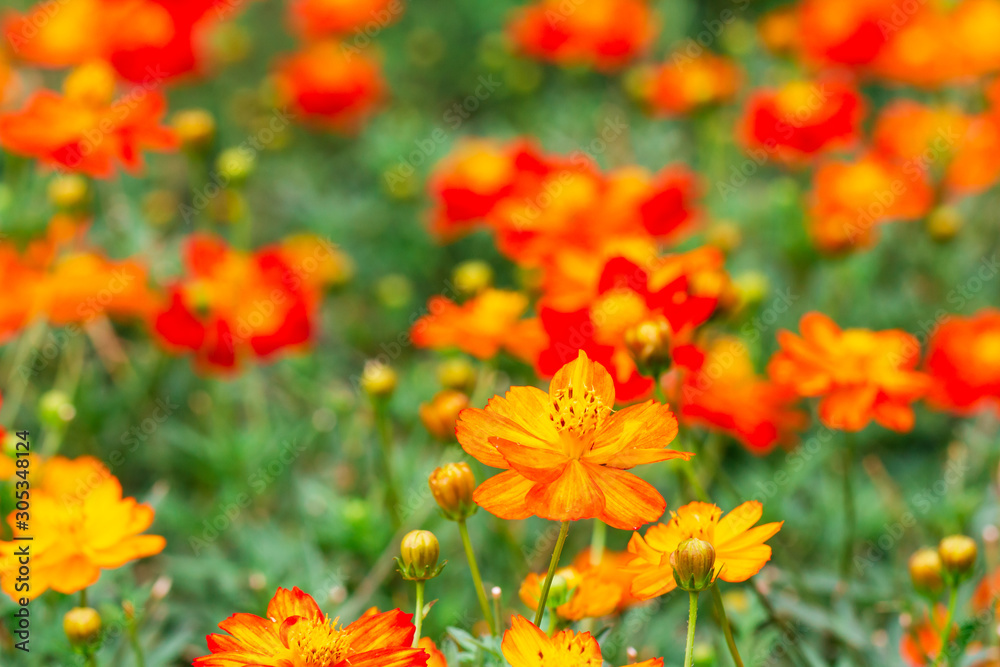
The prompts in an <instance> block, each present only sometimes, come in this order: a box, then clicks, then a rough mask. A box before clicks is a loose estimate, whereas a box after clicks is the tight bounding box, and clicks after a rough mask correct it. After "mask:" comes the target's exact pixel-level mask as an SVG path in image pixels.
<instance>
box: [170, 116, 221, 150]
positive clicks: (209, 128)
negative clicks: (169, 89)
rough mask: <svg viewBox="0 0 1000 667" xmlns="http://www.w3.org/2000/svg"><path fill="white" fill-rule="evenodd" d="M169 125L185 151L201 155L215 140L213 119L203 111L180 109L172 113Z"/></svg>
mask: <svg viewBox="0 0 1000 667" xmlns="http://www.w3.org/2000/svg"><path fill="white" fill-rule="evenodd" d="M170 125H171V126H172V127H173V128H174V132H176V133H177V138H178V139H179V140H180V142H181V146H183V147H184V149H185V150H187V151H190V152H192V153H201V152H203V151H205V150H207V149H208V148H209V147H210V146H211V145H212V141H213V140H214V139H215V118H213V117H212V114H210V113H209V112H208V111H206V110H205V109H182V110H181V111H178V112H176V113H174V115H173V116H172V117H171V119H170Z"/></svg>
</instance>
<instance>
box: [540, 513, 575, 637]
mask: <svg viewBox="0 0 1000 667" xmlns="http://www.w3.org/2000/svg"><path fill="white" fill-rule="evenodd" d="M567 535H569V521H563V522H562V526H560V527H559V539H557V540H556V548H555V549H553V550H552V560H551V561H550V562H549V573H548V574H547V575H545V583H544V584H542V594H541V595H540V596H538V609H536V610H535V625H536V626H537V625H538V624H539V623H541V622H542V614H544V613H545V603H546V602H547V601H548V599H549V588H551V587H552V577H554V576H556V568H557V567H559V557H560V556H561V555H562V550H563V545H564V544H566V536H567Z"/></svg>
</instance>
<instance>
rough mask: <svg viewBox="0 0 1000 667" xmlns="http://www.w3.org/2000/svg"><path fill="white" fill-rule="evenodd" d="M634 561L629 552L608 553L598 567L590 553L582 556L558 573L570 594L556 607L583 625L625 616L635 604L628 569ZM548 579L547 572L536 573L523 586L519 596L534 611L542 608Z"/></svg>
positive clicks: (565, 616) (557, 610) (558, 612)
mask: <svg viewBox="0 0 1000 667" xmlns="http://www.w3.org/2000/svg"><path fill="white" fill-rule="evenodd" d="M631 560H632V556H631V555H630V554H628V553H627V552H613V551H605V552H604V555H603V557H602V558H601V562H600V563H597V564H594V563H592V562H591V559H590V550H589V549H587V550H585V551H583V552H582V553H580V555H579V556H577V557H576V558H575V559H574V560H573V564H572V565H571V566H569V567H564V568H561V569H559V570H557V571H556V574H558V575H559V576H561V577H562V578H563V579H564V580H565V581H566V584H567V588H568V590H569V593H570V594H569V599H568V600H567V601H566V602H565V603H564V604H561V605H559V606H558V607H556V613H557V614H559V617H560V618H563V619H566V620H568V621H579V620H582V619H585V618H599V617H601V616H607V615H608V614H612V613H615V612H621V611H623V610H625V609H627V608H628V607H630V606H632V605H633V604H635V603H636V602H637V600H636V599H635V598H634V597H632V595H631V593H630V590H629V589H630V588H631V586H632V580H633V579H634V578H635V577H634V575H633V574H632V573H630V572H629V571H627V570H626V569H625V566H626V565H627V564H628V563H629V562H630V561H631ZM544 579H545V573H544V572H543V573H541V574H535V573H534V572H532V573H531V574H529V575H528V576H527V577H525V579H524V581H523V582H522V583H521V588H520V590H519V591H518V595H519V596H520V598H521V601H522V602H524V604H525V605H527V606H528V607H529V608H530V609H532V610H534V609H537V608H538V598H539V597H540V596H541V590H542V582H543V581H544Z"/></svg>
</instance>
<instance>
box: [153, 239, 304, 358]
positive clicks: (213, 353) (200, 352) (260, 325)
mask: <svg viewBox="0 0 1000 667" xmlns="http://www.w3.org/2000/svg"><path fill="white" fill-rule="evenodd" d="M185 260H186V265H187V269H188V272H189V275H187V276H185V277H184V278H182V279H180V280H178V281H177V282H176V283H175V284H173V285H172V286H171V287H170V288H169V290H168V295H167V302H166V303H165V304H163V305H162V306H161V307H160V308H159V309H158V310H157V312H156V313H154V315H153V318H152V321H153V328H154V330H155V332H156V334H157V335H158V336H159V338H160V340H161V341H162V342H164V343H165V344H166V345H167V346H168V347H170V348H172V349H176V350H178V351H192V352H194V353H195V354H196V357H197V360H198V365H199V366H200V367H201V368H204V369H213V370H226V369H233V368H235V367H236V366H238V364H239V362H240V360H241V359H242V358H243V357H256V358H259V359H263V358H267V357H269V356H271V355H272V354H274V353H276V352H278V351H279V350H282V349H285V348H294V347H297V346H301V345H304V344H306V343H308V342H309V340H310V338H311V336H312V332H313V329H314V327H315V322H314V320H315V312H314V311H315V306H316V304H317V302H318V297H317V296H316V295H315V294H314V293H313V292H312V291H311V290H310V289H309V287H308V286H309V283H308V282H306V281H305V280H302V279H301V278H300V277H299V274H298V273H297V272H298V271H299V270H300V267H294V266H290V265H289V264H288V263H287V262H286V261H285V257H284V256H283V255H282V252H281V249H280V248H276V247H270V248H262V249H260V250H258V251H257V252H255V253H254V254H247V253H243V252H240V251H237V250H234V249H232V248H230V247H229V246H227V245H226V244H225V243H223V242H222V241H221V240H219V239H216V238H213V237H210V236H205V235H193V236H191V237H189V238H188V241H187V245H186V248H185Z"/></svg>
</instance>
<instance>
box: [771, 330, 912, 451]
mask: <svg viewBox="0 0 1000 667" xmlns="http://www.w3.org/2000/svg"><path fill="white" fill-rule="evenodd" d="M799 328H800V330H801V331H802V335H801V336H798V335H796V334H794V333H792V332H790V331H785V330H782V331H780V332H779V333H778V344H779V345H780V346H781V350H780V351H778V352H777V353H775V355H774V356H773V357H772V358H771V362H770V364H769V365H768V373H769V374H770V376H771V378H772V379H773V380H774V381H775V382H776V383H777V384H778V385H781V386H784V387H788V388H789V389H791V390H793V391H795V392H796V393H797V394H798V395H800V396H809V397H821V398H822V400H821V401H820V405H819V414H820V419H821V420H822V421H823V423H824V424H825V425H826V426H828V427H829V428H835V429H841V430H844V431H860V430H861V429H863V428H864V427H865V426H867V425H868V423H869V422H871V420H872V419H874V420H875V421H876V422H878V423H879V424H881V425H882V426H885V427H886V428H890V429H892V430H894V431H900V432H906V431H909V430H910V429H911V428H913V421H914V415H913V408H912V407H911V403H913V401H915V400H917V399H918V398H921V397H922V396H923V395H924V394H925V393H926V392H927V390H928V389H929V388H930V379H929V378H928V376H926V375H925V374H923V373H920V372H918V371H916V370H915V367H916V365H917V363H918V362H919V359H920V344H919V343H918V342H917V339H916V338H914V337H913V336H911V335H910V334H908V333H906V332H904V331H899V330H896V329H890V330H886V331H871V330H869V329H847V330H842V329H841V328H840V327H838V326H837V325H836V324H835V323H834V321H833V320H831V319H830V318H829V317H827V316H826V315H823V314H822V313H817V312H812V313H807V314H806V315H804V316H803V317H802V320H801V322H800V323H799Z"/></svg>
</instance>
